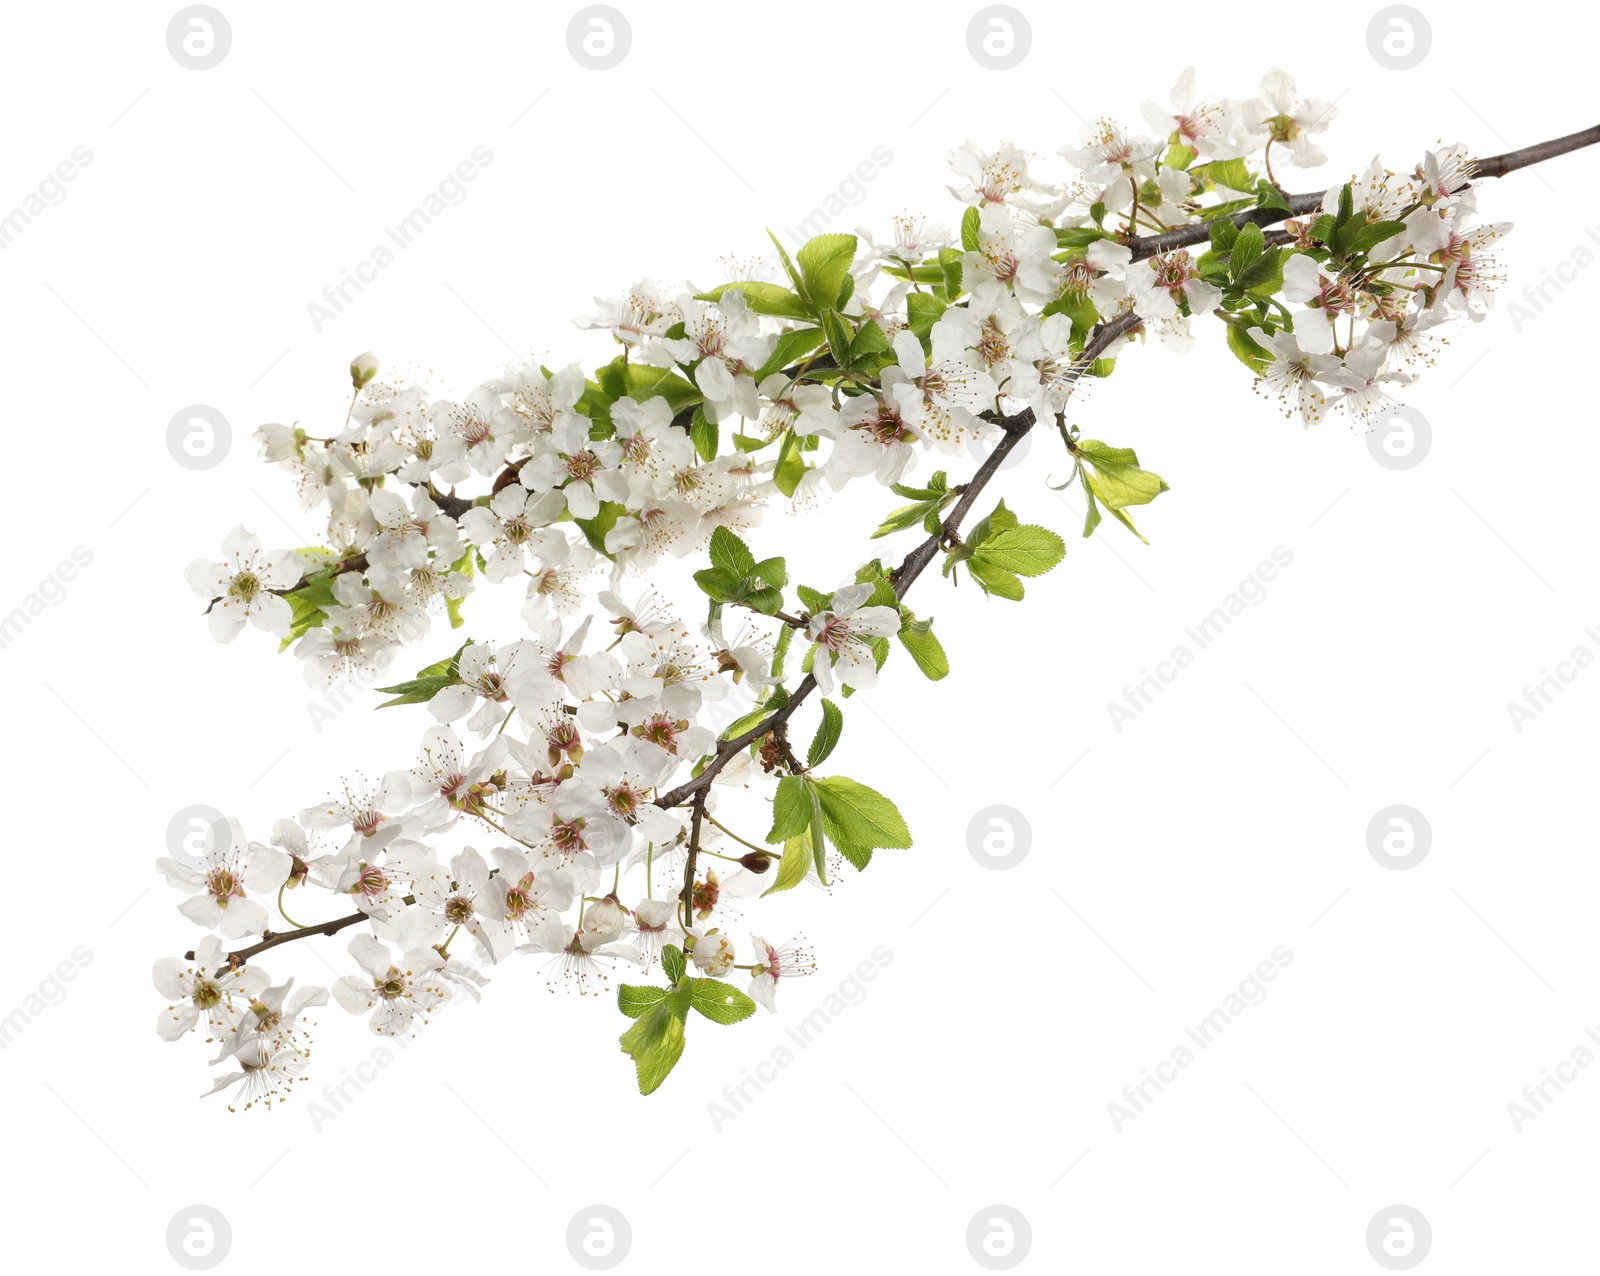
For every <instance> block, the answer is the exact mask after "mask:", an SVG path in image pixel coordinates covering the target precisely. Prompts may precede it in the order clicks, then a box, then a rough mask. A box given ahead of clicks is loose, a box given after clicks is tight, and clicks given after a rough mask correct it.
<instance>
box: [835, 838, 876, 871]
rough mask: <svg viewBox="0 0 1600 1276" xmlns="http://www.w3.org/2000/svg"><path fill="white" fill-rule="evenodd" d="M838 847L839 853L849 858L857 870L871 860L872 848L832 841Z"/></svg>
mask: <svg viewBox="0 0 1600 1276" xmlns="http://www.w3.org/2000/svg"><path fill="white" fill-rule="evenodd" d="M834 845H835V846H836V847H838V848H839V854H840V855H843V856H844V857H845V859H847V860H849V861H850V863H851V864H853V865H854V866H855V868H856V871H857V872H859V871H860V870H861V869H864V868H865V867H866V866H867V865H868V864H870V863H871V862H872V848H871V847H867V846H851V845H850V843H849V842H838V841H836V842H834Z"/></svg>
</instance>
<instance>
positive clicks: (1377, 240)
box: [1353, 222, 1406, 253]
mask: <svg viewBox="0 0 1600 1276" xmlns="http://www.w3.org/2000/svg"><path fill="white" fill-rule="evenodd" d="M1405 228H1406V224H1405V223H1404V222H1370V223H1368V224H1367V225H1366V226H1364V227H1363V228H1362V229H1361V231H1360V233H1359V234H1357V235H1356V238H1355V244H1354V249H1353V251H1355V252H1358V253H1364V252H1370V251H1371V250H1372V249H1374V248H1376V247H1377V246H1378V245H1379V244H1381V243H1383V241H1384V240H1386V239H1391V238H1393V237H1394V236H1395V235H1398V234H1399V233H1400V232H1401V231H1403V230H1404V229H1405Z"/></svg>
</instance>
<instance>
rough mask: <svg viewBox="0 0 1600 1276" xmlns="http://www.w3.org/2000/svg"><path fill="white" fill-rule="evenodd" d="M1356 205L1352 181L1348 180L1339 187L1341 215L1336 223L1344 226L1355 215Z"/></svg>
mask: <svg viewBox="0 0 1600 1276" xmlns="http://www.w3.org/2000/svg"><path fill="white" fill-rule="evenodd" d="M1355 207H1356V201H1355V192H1354V191H1353V190H1352V189H1351V187H1350V183H1349V182H1346V183H1345V184H1344V185H1343V186H1341V187H1340V188H1339V216H1338V218H1337V219H1336V224H1337V225H1339V226H1343V225H1344V224H1345V223H1346V222H1348V221H1349V220H1350V219H1351V218H1352V217H1354V216H1355Z"/></svg>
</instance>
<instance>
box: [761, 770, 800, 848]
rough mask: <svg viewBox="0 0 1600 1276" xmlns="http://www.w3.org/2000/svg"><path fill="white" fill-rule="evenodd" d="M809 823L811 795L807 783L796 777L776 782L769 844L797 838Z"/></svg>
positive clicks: (792, 776)
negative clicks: (776, 787)
mask: <svg viewBox="0 0 1600 1276" xmlns="http://www.w3.org/2000/svg"><path fill="white" fill-rule="evenodd" d="M810 823H811V794H810V792H809V788H808V784H807V781H806V780H804V779H802V778H801V777H800V776H797V775H786V776H784V777H783V779H781V780H779V781H778V791H777V793H775V794H774V795H773V798H772V828H771V830H770V831H769V832H768V833H767V841H768V842H771V843H778V842H787V841H788V840H789V839H790V838H791V837H799V836H800V834H802V833H804V832H805V831H806V826H807V825H809V824H810Z"/></svg>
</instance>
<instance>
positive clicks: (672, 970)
mask: <svg viewBox="0 0 1600 1276" xmlns="http://www.w3.org/2000/svg"><path fill="white" fill-rule="evenodd" d="M661 969H662V970H663V971H665V972H666V975H667V978H668V979H670V980H671V981H672V982H673V983H677V982H678V980H680V979H682V978H683V972H684V971H685V969H687V962H686V961H685V958H684V955H683V949H681V948H679V947H678V946H677V945H676V944H668V945H667V946H666V947H664V948H663V949H662V950H661Z"/></svg>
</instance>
